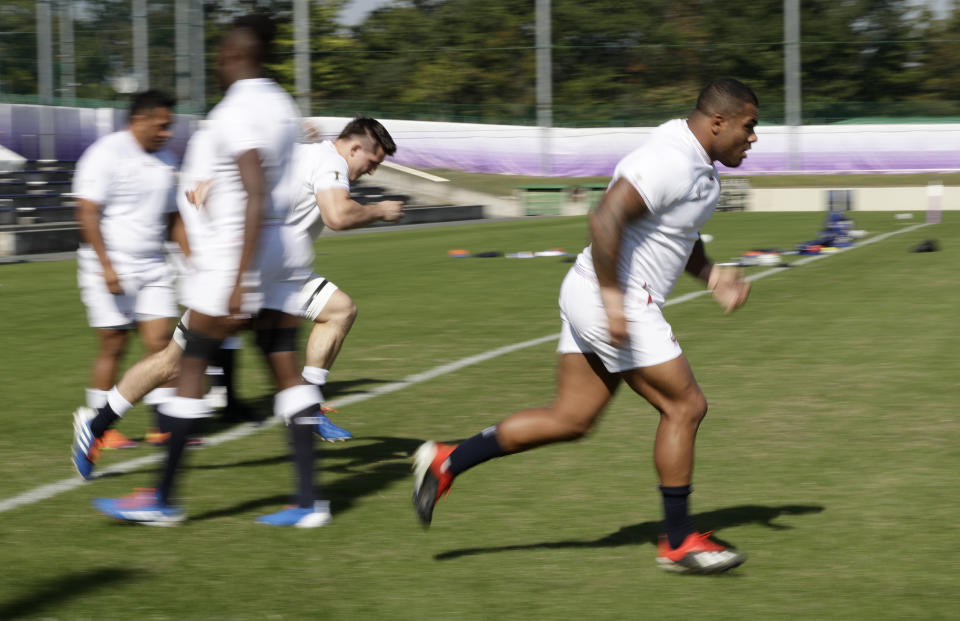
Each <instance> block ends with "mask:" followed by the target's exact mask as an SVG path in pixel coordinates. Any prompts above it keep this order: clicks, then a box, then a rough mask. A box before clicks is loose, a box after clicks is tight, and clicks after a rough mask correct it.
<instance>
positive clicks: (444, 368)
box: [0, 223, 927, 513]
mask: <svg viewBox="0 0 960 621" xmlns="http://www.w3.org/2000/svg"><path fill="white" fill-rule="evenodd" d="M923 226H927V224H926V223H921V224H915V225H913V226H909V227H906V228H903V229H900V230H898V231H891V232H889V233H883V234H882V235H877V236H876V237H871V238H869V239H866V240H864V241H862V242H860V243H858V244H857V245H855V246H850V247H848V248H841V249H840V250H838V251H837V252H836V253H833V254H839V253H841V252H846V251H848V250H853V249H854V248H860V247H862V246H866V245H868V244H872V243H875V242H879V241H883V240H884V239H887V238H888V237H891V236H893V235H898V234H900V233H908V232H910V231H913V230H916V229H918V228H920V227H923ZM829 256H832V255H830V254H819V255H812V256H809V257H804V258H803V259H799V260H797V261H794V262H793V263H792V264H791V265H792V266H799V265H806V264H807V263H811V262H813V261H817V260H820V259H825V258H827V257H829ZM787 269H790V268H786V267H777V268H773V269H769V270H765V271H763V272H757V273H756V274H751V275H750V276H749V277H747V280H750V281H754V280H759V279H761V278H765V277H767V276H770V275H772V274H777V273H780V272H782V271H784V270H787ZM706 294H707V291H706V290H705V289H704V290H700V291H694V292H692V293H687V294H685V295H681V296H679V297H676V298H671V299H669V300H667V302H666V304H665V305H664V306H672V305H674V304H681V303H683V302H688V301H690V300H693V299H696V298H698V297H700V296H701V295H706ZM559 337H560V333H556V334H549V335H547V336H542V337H540V338H536V339H531V340H529V341H523V342H521V343H514V344H513V345H506V346H504V347H498V348H497V349H491V350H490V351H486V352H483V353H482V354H477V355H475V356H468V357H467V358H461V359H460V360H455V361H453V362H450V363H447V364H442V365H440V366H437V367H434V368H432V369H430V370H428V371H424V372H423V373H416V374H414V375H409V376H407V377H406V378H404V379H402V380H400V381H399V382H393V383H390V384H384V385H382V386H378V387H376V388H373V389H371V390H369V391H367V392H362V393H358V394H356V395H350V396H348V397H344V398H342V399H337V400H336V405H337V407H342V406H347V405H352V404H354V403H360V402H361V401H366V400H367V399H372V398H374V397H379V396H381V395H385V394H389V393H391V392H396V391H398V390H403V389H404V388H409V387H410V386H416V385H417V384H421V383H423V382H426V381H427V380H431V379H433V378H435V377H440V376H441V375H446V374H448V373H453V372H455V371H459V370H460V369H463V368H466V367H469V366H471V365H474V364H479V363H481V362H485V361H487V360H491V359H493V358H498V357H500V356H503V355H506V354H509V353H511V352H515V351H518V350H521V349H526V348H527V347H533V346H535V345H540V344H542V343H547V342H549V341H555V340H557V338H559ZM279 420H280V419H279V418H270V419H268V420H267V421H266V422H265V423H264V424H262V425H254V424H244V425H239V426H237V427H234V428H233V429H229V430H227V431H224V432H222V433H218V434H215V435H212V436H209V437H207V438H206V440H207V442H206V444H207V446H217V445H218V444H223V443H224V442H230V441H232V440H238V439H240V438H245V437H247V436H250V435H253V434H254V433H257V432H258V431H260V430H261V429H266V428H268V427H273V426H274V425H276V424H277V423H278V422H279ZM165 456H166V453H165V452H164V451H157V452H155V453H152V454H150V455H144V456H143V457H138V458H136V459H131V460H129V461H124V462H120V463H117V464H114V465H112V466H108V467H106V468H103V469H98V470H97V472H98V473H99V476H106V475H111V474H119V473H124V472H130V471H131V470H135V469H137V468H140V467H141V466H146V465H149V464H153V463H156V462H159V461H161V460H163V458H164V457H165ZM68 458H69V450H67V447H64V462H66V460H67V459H68ZM84 483H86V481H84V480H83V479H81V478H80V477H79V475H77V476H74V477H71V478H69V479H63V480H61V481H57V482H56V483H51V484H49V485H41V486H40V487H35V488H33V489H32V490H29V491H27V492H24V493H22V494H19V495H17V496H14V497H12V498H8V499H6V500H2V501H0V513H3V512H4V511H10V510H11V509H16V508H17V507H22V506H25V505H30V504H33V503H37V502H40V501H41V500H46V499H47V498H52V497H53V496H56V495H57V494H61V493H63V492H69V491H70V490H73V489H76V488H78V487H80V486H81V485H83V484H84Z"/></svg>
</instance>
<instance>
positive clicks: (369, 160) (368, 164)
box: [350, 143, 387, 181]
mask: <svg viewBox="0 0 960 621" xmlns="http://www.w3.org/2000/svg"><path fill="white" fill-rule="evenodd" d="M357 146H358V147H359V148H357V149H352V150H351V151H350V155H351V161H350V181H356V180H357V179H359V178H360V177H362V176H364V175H372V174H373V173H375V172H376V171H377V166H379V165H380V163H381V162H383V158H385V157H386V156H387V154H386V153H384V152H383V147H381V146H380V145H379V144H376V143H374V147H373V150H372V151H368V150H367V148H366V147H365V146H364V145H361V144H359V143H358V144H357Z"/></svg>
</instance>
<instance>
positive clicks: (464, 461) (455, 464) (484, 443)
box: [449, 427, 506, 476]
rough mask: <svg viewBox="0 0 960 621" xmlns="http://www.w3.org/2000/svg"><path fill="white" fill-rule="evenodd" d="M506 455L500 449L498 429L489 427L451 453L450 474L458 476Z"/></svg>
mask: <svg viewBox="0 0 960 621" xmlns="http://www.w3.org/2000/svg"><path fill="white" fill-rule="evenodd" d="M505 454H506V453H504V452H503V449H502V448H500V443H499V442H497V428H496V427H487V428H486V429H484V430H483V431H481V432H480V433H478V434H477V435H475V436H473V437H472V438H467V439H466V440H464V441H463V442H461V443H460V444H459V445H458V446H457V448H455V449H454V450H453V452H452V453H450V457H449V462H450V472H451V473H452V474H453V475H454V476H456V475H458V474H460V473H461V472H463V471H464V470H467V469H468V468H473V467H474V466H476V465H477V464H482V463H483V462H485V461H487V460H489V459H493V458H494V457H500V456H502V455H505Z"/></svg>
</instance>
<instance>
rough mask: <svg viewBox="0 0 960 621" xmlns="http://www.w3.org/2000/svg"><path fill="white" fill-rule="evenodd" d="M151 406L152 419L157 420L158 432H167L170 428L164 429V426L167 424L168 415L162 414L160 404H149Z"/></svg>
mask: <svg viewBox="0 0 960 621" xmlns="http://www.w3.org/2000/svg"><path fill="white" fill-rule="evenodd" d="M151 407H152V408H153V416H154V420H156V421H157V431H159V432H160V433H167V432H169V431H170V430H169V429H164V426H165V425H166V424H167V420H168V419H169V418H170V417H169V416H164V415H163V414H161V413H160V406H157V405H154V406H151Z"/></svg>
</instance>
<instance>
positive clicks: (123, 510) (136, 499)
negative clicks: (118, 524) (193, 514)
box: [93, 488, 187, 526]
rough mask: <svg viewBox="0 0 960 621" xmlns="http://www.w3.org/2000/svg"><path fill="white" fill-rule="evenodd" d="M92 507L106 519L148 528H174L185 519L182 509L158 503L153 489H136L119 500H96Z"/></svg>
mask: <svg viewBox="0 0 960 621" xmlns="http://www.w3.org/2000/svg"><path fill="white" fill-rule="evenodd" d="M93 506H94V507H96V508H97V510H98V511H100V513H102V514H104V515H106V516H107V517H111V518H114V519H117V520H123V521H125V522H136V523H138V524H146V525H148V526H174V525H176V524H179V523H180V522H183V521H184V520H185V519H187V516H186V515H185V514H184V513H183V509H180V508H179V507H171V506H170V505H167V504H164V503H162V502H160V499H159V498H157V491H156V490H154V489H143V488H141V489H137V490H134V492H133V493H132V494H128V495H126V496H122V497H120V498H96V499H94V501H93Z"/></svg>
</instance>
